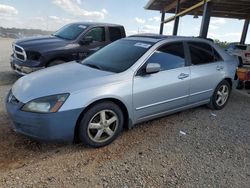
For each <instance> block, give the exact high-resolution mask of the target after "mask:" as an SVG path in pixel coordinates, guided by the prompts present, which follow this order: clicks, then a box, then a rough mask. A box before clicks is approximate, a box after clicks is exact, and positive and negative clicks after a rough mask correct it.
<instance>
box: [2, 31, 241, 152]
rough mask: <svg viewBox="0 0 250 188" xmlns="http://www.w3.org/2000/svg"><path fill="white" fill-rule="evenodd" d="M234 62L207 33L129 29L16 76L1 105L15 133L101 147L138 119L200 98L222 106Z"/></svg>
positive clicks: (197, 102)
mask: <svg viewBox="0 0 250 188" xmlns="http://www.w3.org/2000/svg"><path fill="white" fill-rule="evenodd" d="M236 66H237V62H236V60H235V58H234V57H232V56H229V55H228V54H227V53H226V52H224V50H222V49H220V48H219V47H218V46H216V45H215V44H214V43H213V42H212V41H209V40H206V39H201V38H194V37H168V36H162V35H135V36H131V37H128V38H124V39H120V40H118V41H116V42H114V43H112V44H110V45H108V46H106V47H104V48H103V49H102V50H100V51H98V52H96V53H95V54H93V55H91V56H90V57H88V58H86V59H85V60H84V61H82V62H81V63H77V62H72V63H69V64H63V65H58V66H55V67H51V68H48V69H46V70H41V71H38V72H35V73H32V74H30V75H27V76H24V77H22V78H20V79H19V80H18V81H17V82H16V83H15V84H14V86H13V87H12V89H11V91H10V93H9V94H8V96H7V99H6V108H7V112H8V114H9V116H10V117H11V119H12V120H13V128H14V130H15V131H16V132H18V133H21V134H24V135H27V136H29V137H32V138H35V139H38V140H45V141H73V140H75V139H76V138H77V139H78V140H80V141H82V142H83V143H84V144H86V145H88V146H91V147H101V146H105V145H107V144H109V143H111V142H112V141H113V140H114V139H115V138H117V136H118V135H119V133H120V132H121V131H122V129H123V128H124V127H128V128H131V127H132V126H133V125H134V124H137V123H139V122H143V121H146V120H150V119H153V118H157V117H161V116H164V115H167V114H170V113H174V112H177V111H180V110H184V109H188V108H191V107H196V106H199V105H204V104H208V105H209V106H210V107H211V108H214V109H217V110H220V109H222V108H223V107H224V106H225V105H226V103H227V101H228V98H229V95H230V91H231V87H232V81H233V79H234V76H235V71H236Z"/></svg>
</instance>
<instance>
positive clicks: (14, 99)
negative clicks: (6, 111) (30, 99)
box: [8, 92, 20, 105]
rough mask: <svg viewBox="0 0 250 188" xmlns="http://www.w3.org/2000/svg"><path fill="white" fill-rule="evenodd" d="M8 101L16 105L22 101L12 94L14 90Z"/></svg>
mask: <svg viewBox="0 0 250 188" xmlns="http://www.w3.org/2000/svg"><path fill="white" fill-rule="evenodd" d="M8 102H9V103H11V104H15V105H17V104H19V103H20V101H19V100H18V99H17V98H16V97H15V96H14V95H13V94H12V92H10V94H9V96H8Z"/></svg>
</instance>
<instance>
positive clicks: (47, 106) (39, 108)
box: [21, 93, 69, 113]
mask: <svg viewBox="0 0 250 188" xmlns="http://www.w3.org/2000/svg"><path fill="white" fill-rule="evenodd" d="M68 96H69V94H68V93H66V94H58V95H51V96H47V97H42V98H38V99H34V100H32V101H30V102H28V103H26V104H25V105H24V106H23V107H22V109H21V110H22V111H26V112H37V113H53V112H57V111H58V110H59V109H60V108H61V106H62V105H63V103H64V102H65V101H66V99H67V98H68Z"/></svg>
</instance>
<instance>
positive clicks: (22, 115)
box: [5, 96, 82, 143]
mask: <svg viewBox="0 0 250 188" xmlns="http://www.w3.org/2000/svg"><path fill="white" fill-rule="evenodd" d="M8 98H9V97H8V96H7V99H6V101H5V105H6V110H7V113H8V115H9V117H10V118H11V120H12V122H13V124H12V129H14V131H15V132H17V133H20V134H23V135H26V136H28V137H30V138H33V139H35V140H39V141H45V142H66V143H72V142H73V141H74V136H75V135H74V134H75V126H76V123H77V119H78V117H79V116H80V114H81V112H82V109H74V110H69V111H63V112H56V113H44V114H42V113H32V112H24V111H21V110H20V109H21V107H22V106H23V104H22V103H21V102H17V103H15V104H14V103H13V102H11V101H9V99H8Z"/></svg>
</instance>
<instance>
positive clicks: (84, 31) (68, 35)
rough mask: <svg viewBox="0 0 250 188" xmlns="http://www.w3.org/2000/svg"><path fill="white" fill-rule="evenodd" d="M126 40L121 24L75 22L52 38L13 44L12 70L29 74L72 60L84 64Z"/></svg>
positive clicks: (23, 40)
mask: <svg viewBox="0 0 250 188" xmlns="http://www.w3.org/2000/svg"><path fill="white" fill-rule="evenodd" d="M123 37H126V34H125V30H124V27H123V26H121V25H115V24H106V23H93V22H90V23H88V22H77V23H71V24H68V25H65V26H64V27H62V28H61V29H59V30H58V31H56V32H55V33H54V34H52V35H51V36H43V37H32V38H26V39H19V40H17V41H15V42H14V43H13V44H12V49H13V53H12V55H11V58H10V64H11V68H12V69H13V70H14V71H15V72H16V73H17V74H19V75H26V74H29V73H31V72H34V71H36V70H39V69H43V68H46V67H50V66H54V65H58V64H62V63H66V62H69V61H81V60H83V59H84V58H86V57H87V56H89V55H90V54H93V53H94V52H96V51H98V50H99V49H101V48H102V47H104V46H106V45H108V44H109V43H111V42H113V41H116V40H118V39H120V38H123Z"/></svg>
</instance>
